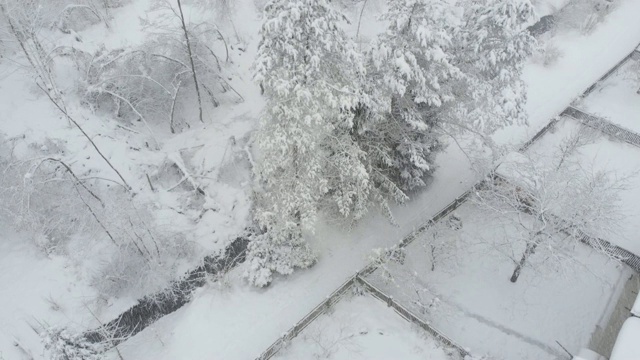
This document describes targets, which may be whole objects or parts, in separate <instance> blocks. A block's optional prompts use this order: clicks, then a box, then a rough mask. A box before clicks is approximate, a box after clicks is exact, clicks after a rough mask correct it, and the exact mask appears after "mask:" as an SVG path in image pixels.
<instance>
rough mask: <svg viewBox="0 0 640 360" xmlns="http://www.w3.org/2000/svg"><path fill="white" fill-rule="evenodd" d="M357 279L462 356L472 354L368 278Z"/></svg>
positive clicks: (369, 291)
mask: <svg viewBox="0 0 640 360" xmlns="http://www.w3.org/2000/svg"><path fill="white" fill-rule="evenodd" d="M355 280H356V282H357V283H358V284H359V285H360V286H362V288H363V289H365V290H366V291H367V292H368V293H369V294H371V295H372V296H373V297H375V298H377V299H379V300H382V301H383V302H384V303H386V304H387V306H389V307H390V308H393V310H395V311H396V312H397V313H398V314H399V315H400V316H401V317H402V318H404V319H405V320H407V321H409V322H412V323H414V324H416V325H418V326H419V327H421V328H422V329H423V330H424V331H426V332H428V333H429V334H431V335H432V336H433V337H435V338H436V339H437V340H438V341H440V342H442V343H443V344H445V345H447V346H449V347H452V348H455V349H456V350H457V351H458V352H459V353H460V355H461V356H462V357H465V356H467V355H470V354H469V352H468V351H467V350H465V349H464V348H463V347H462V346H460V345H458V344H457V343H455V342H454V341H453V340H451V339H450V338H449V337H447V336H446V335H445V334H443V333H442V332H440V331H439V330H438V329H436V328H434V327H432V326H431V325H429V324H428V323H426V322H425V321H423V320H422V319H420V318H419V317H418V316H416V315H415V314H413V313H412V312H411V311H410V310H408V309H407V308H405V307H404V306H402V305H400V303H398V302H397V301H395V300H394V299H393V297H392V296H389V295H387V294H385V293H384V292H383V291H382V290H380V289H378V288H377V287H375V286H374V285H372V284H371V283H370V282H368V281H367V280H365V279H364V278H362V277H361V276H359V275H356V277H355Z"/></svg>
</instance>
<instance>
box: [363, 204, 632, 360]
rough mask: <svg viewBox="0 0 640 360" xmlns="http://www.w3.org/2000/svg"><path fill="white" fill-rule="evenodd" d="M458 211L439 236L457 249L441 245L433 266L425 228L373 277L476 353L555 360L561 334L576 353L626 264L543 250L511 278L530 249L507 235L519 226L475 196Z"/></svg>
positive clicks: (585, 250)
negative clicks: (556, 262) (558, 257)
mask: <svg viewBox="0 0 640 360" xmlns="http://www.w3.org/2000/svg"><path fill="white" fill-rule="evenodd" d="M455 214H456V216H457V217H459V218H460V219H461V220H462V229H461V230H458V231H455V230H452V231H450V232H443V233H440V234H439V235H438V236H446V237H445V238H443V239H441V240H440V242H442V243H445V244H450V245H449V246H451V247H453V248H454V249H452V250H451V254H449V253H446V252H444V253H443V252H440V254H441V255H440V256H438V257H436V263H435V269H434V270H433V271H432V270H431V264H432V262H431V255H430V247H429V242H428V241H429V240H430V236H431V235H425V236H424V237H421V238H419V239H418V240H416V241H414V242H413V243H412V244H410V245H409V246H408V247H407V249H406V257H405V259H404V263H403V264H398V263H396V262H393V261H392V262H390V263H389V264H387V267H386V268H385V269H384V270H382V269H379V270H377V271H376V272H374V273H373V274H372V275H370V276H369V277H368V279H370V280H371V281H373V282H374V285H376V286H378V287H379V288H381V289H382V290H383V291H385V292H387V293H388V294H390V295H392V296H393V297H394V299H395V300H396V301H398V302H399V303H400V304H402V305H404V306H406V307H408V308H409V309H410V310H412V311H413V312H414V313H415V314H418V315H419V316H421V317H422V319H423V320H425V321H427V322H429V323H430V324H431V325H432V326H434V327H435V328H437V329H438V330H440V331H442V332H443V333H444V334H446V335H447V336H448V337H449V338H451V339H452V340H453V341H455V342H456V343H458V344H462V345H463V346H465V347H466V348H468V349H469V350H470V352H471V353H472V354H474V355H484V354H488V355H490V356H491V357H492V358H495V359H522V360H543V359H550V360H551V359H556V358H558V357H563V355H564V353H563V350H562V348H560V347H559V346H558V345H557V343H556V341H559V342H560V343H561V344H562V345H563V346H565V347H566V348H568V349H569V351H571V352H574V353H575V352H577V350H579V349H580V348H582V347H586V346H587V345H588V344H589V340H590V338H591V335H592V333H593V331H594V330H595V329H596V327H597V326H602V325H601V324H600V323H599V321H600V319H601V318H603V319H605V320H604V321H605V322H606V319H607V318H608V314H607V313H608V312H609V311H610V309H609V304H610V302H612V301H613V302H615V301H616V298H615V296H618V295H619V291H620V290H621V288H622V287H623V286H624V283H625V280H626V278H628V276H629V275H630V274H631V271H630V270H629V269H628V268H626V267H622V266H621V265H619V264H617V263H616V262H614V261H611V260H609V259H608V258H607V257H606V256H604V255H601V254H599V253H597V252H595V251H594V250H592V249H591V248H589V247H587V246H586V245H580V246H577V248H576V249H575V250H576V252H577V261H576V263H575V264H574V263H567V264H565V266H562V267H555V266H551V265H552V264H550V263H549V262H548V261H546V259H545V258H546V257H547V256H550V254H548V253H547V252H545V250H544V249H539V250H538V251H537V252H536V253H535V254H534V255H533V256H532V257H531V258H530V260H529V261H531V266H525V268H524V269H523V271H522V274H521V276H520V278H519V280H518V282H516V283H515V284H513V283H511V282H510V281H509V277H510V276H511V273H512V272H513V269H514V260H512V259H519V257H520V255H521V254H522V251H523V249H524V246H512V245H510V244H509V242H507V241H505V240H504V239H505V238H509V239H513V238H514V234H515V232H514V229H510V228H506V227H505V224H503V223H502V222H501V220H500V219H497V218H491V217H488V216H487V214H486V213H484V212H483V211H482V210H480V209H478V208H477V207H475V206H474V205H472V204H471V203H467V204H464V205H462V206H461V207H460V208H458V209H457V210H456V212H455ZM511 241H512V240H511ZM567 261H570V260H567ZM388 274H390V276H388ZM389 277H391V278H393V280H389ZM616 294H618V295H616ZM418 301H419V302H420V303H422V304H423V305H424V307H422V306H419V305H417V302H418Z"/></svg>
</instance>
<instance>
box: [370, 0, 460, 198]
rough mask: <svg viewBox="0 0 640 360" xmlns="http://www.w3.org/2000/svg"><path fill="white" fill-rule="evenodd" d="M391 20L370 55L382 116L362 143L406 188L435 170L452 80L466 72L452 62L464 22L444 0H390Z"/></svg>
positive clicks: (379, 165) (381, 170) (386, 16)
mask: <svg viewBox="0 0 640 360" xmlns="http://www.w3.org/2000/svg"><path fill="white" fill-rule="evenodd" d="M388 5H389V8H388V11H387V12H386V13H385V14H384V15H383V16H382V17H383V19H384V20H386V21H388V22H389V24H390V25H389V27H388V29H387V31H386V32H385V33H384V34H382V35H380V36H379V37H378V39H377V40H376V41H375V43H374V44H373V46H372V49H371V50H370V52H369V54H368V57H369V60H370V63H371V65H372V68H373V69H372V71H371V72H372V74H373V76H371V78H373V79H374V81H375V83H376V84H375V85H374V86H373V87H374V88H376V89H378V90H377V91H376V94H377V95H376V96H373V98H375V99H376V100H377V101H379V105H381V109H378V110H381V112H382V115H381V116H378V117H377V119H376V117H375V116H374V117H372V119H373V120H371V121H370V124H368V125H367V128H368V130H369V131H368V132H366V133H364V134H363V136H362V137H361V146H362V147H363V148H365V149H367V152H368V153H369V154H370V155H371V157H372V162H373V164H374V166H375V168H376V173H380V174H385V176H386V177H387V178H388V179H390V180H391V181H392V182H393V183H394V184H396V185H397V186H398V187H399V188H400V189H402V190H403V191H407V190H411V189H413V188H415V187H418V186H423V185H424V184H425V183H424V178H425V177H426V176H427V175H428V174H430V173H431V172H432V171H433V165H432V164H433V159H432V158H433V153H434V151H436V150H437V149H438V148H439V147H440V144H439V142H438V136H437V135H435V134H434V126H435V125H436V124H437V123H438V121H439V116H440V115H439V112H440V111H441V107H443V106H444V105H445V104H447V103H449V102H451V101H452V100H453V99H454V94H453V92H452V90H451V87H450V86H449V84H450V82H451V80H453V79H459V78H460V77H461V76H462V73H461V72H460V70H459V69H458V68H457V67H456V66H455V65H453V64H452V58H451V55H450V54H451V52H452V50H453V44H452V39H451V34H452V33H453V32H454V31H453V30H454V29H455V26H456V24H457V23H458V22H459V21H458V18H457V17H456V15H455V12H454V11H453V7H452V6H451V5H450V3H449V2H448V1H444V0H389V3H388Z"/></svg>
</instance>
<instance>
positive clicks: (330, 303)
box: [256, 274, 357, 360]
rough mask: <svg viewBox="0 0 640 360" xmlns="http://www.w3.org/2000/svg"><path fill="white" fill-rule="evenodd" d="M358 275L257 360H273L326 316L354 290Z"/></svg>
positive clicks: (345, 283)
mask: <svg viewBox="0 0 640 360" xmlns="http://www.w3.org/2000/svg"><path fill="white" fill-rule="evenodd" d="M356 277H357V274H356V275H354V276H352V277H350V278H349V279H348V280H347V281H345V282H344V283H343V284H342V285H340V287H339V288H338V289H336V290H335V291H334V292H333V293H331V295H329V296H327V298H326V299H325V300H324V301H323V302H321V303H320V304H319V305H318V306H316V307H315V308H313V310H311V311H310V312H309V313H308V314H307V315H306V316H305V317H303V318H302V319H301V320H300V321H298V322H297V323H296V324H295V325H293V327H292V328H291V329H289V331H287V332H286V333H285V334H284V335H283V336H281V337H280V338H278V340H276V341H275V342H274V343H273V344H271V346H269V347H268V348H267V350H265V351H264V352H263V353H262V354H260V356H259V357H257V358H256V360H267V359H271V357H273V355H275V354H276V353H277V352H278V351H280V349H282V347H283V346H285V345H286V344H287V343H288V342H289V341H290V340H291V339H293V338H294V337H296V336H298V335H299V334H300V333H301V332H302V330H304V329H305V328H306V327H307V326H309V324H311V322H312V321H313V320H315V319H316V318H317V317H318V316H320V315H322V314H324V313H325V312H326V311H327V310H328V309H329V308H331V306H333V305H334V304H336V303H337V302H338V301H340V299H342V297H343V296H344V295H345V294H346V293H347V292H348V291H349V290H352V289H353V286H354V284H355V279H356Z"/></svg>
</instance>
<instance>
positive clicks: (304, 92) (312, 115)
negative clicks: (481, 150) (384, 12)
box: [246, 0, 370, 286]
mask: <svg viewBox="0 0 640 360" xmlns="http://www.w3.org/2000/svg"><path fill="white" fill-rule="evenodd" d="M343 20H344V17H343V16H342V15H340V14H339V13H338V12H336V11H335V10H334V9H332V8H331V7H330V5H329V1H328V0H272V1H270V2H269V3H268V4H267V5H266V6H265V22H264V24H263V26H262V30H261V35H262V41H261V43H260V46H259V50H258V56H257V60H256V63H255V69H256V74H255V78H256V80H257V81H258V82H259V83H260V85H261V87H262V89H263V90H264V94H265V96H266V97H267V104H266V108H265V112H264V114H263V116H262V119H261V128H260V130H259V131H258V133H257V135H256V137H257V144H258V147H259V149H260V151H261V154H260V155H261V158H260V159H259V164H258V166H257V169H256V175H257V178H258V179H259V180H261V185H262V190H261V191H258V192H257V193H256V209H255V214H254V217H255V220H256V222H257V223H258V225H259V226H260V227H261V229H262V230H264V231H265V233H264V234H262V235H259V236H256V238H255V239H254V241H252V243H251V244H250V245H249V250H248V263H249V266H248V270H247V272H246V276H247V278H248V280H249V281H250V282H251V283H253V284H255V285H258V286H264V285H266V284H268V283H269V282H270V281H271V278H272V274H273V273H280V274H289V273H291V272H292V271H293V270H294V268H296V267H300V268H304V267H308V266H310V265H311V264H313V262H314V261H315V256H314V255H313V253H312V251H311V249H310V248H309V246H308V244H307V243H306V241H305V240H304V239H303V231H304V230H308V231H311V232H312V231H313V228H314V225H315V224H314V223H315V221H316V216H317V211H318V208H319V206H320V204H321V202H323V201H324V200H327V199H329V200H330V202H331V203H332V204H333V205H335V206H337V208H338V210H339V212H340V213H341V214H342V215H343V216H353V217H359V216H361V215H362V214H363V213H364V212H365V211H366V209H367V207H368V206H367V205H366V203H367V200H368V199H369V198H370V181H369V175H368V170H367V168H366V166H365V164H364V162H363V157H364V156H365V155H366V154H365V153H364V152H362V151H360V150H359V149H358V147H357V145H356V144H354V143H353V142H352V139H351V137H350V136H348V134H349V132H350V131H351V129H352V128H353V118H354V115H353V109H356V108H357V107H358V106H359V104H361V103H363V102H366V101H367V99H366V98H365V97H364V96H363V95H362V94H361V93H360V92H359V90H358V86H357V84H358V83H359V82H360V81H361V79H362V76H363V75H364V66H363V61H362V58H361V56H360V55H359V54H358V53H357V52H356V51H355V50H354V46H353V45H352V42H351V41H350V40H349V39H348V38H347V36H346V35H345V34H344V33H343V32H342V31H341V30H340V28H339V26H338V24H339V22H340V21H343ZM354 85H355V86H354Z"/></svg>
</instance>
